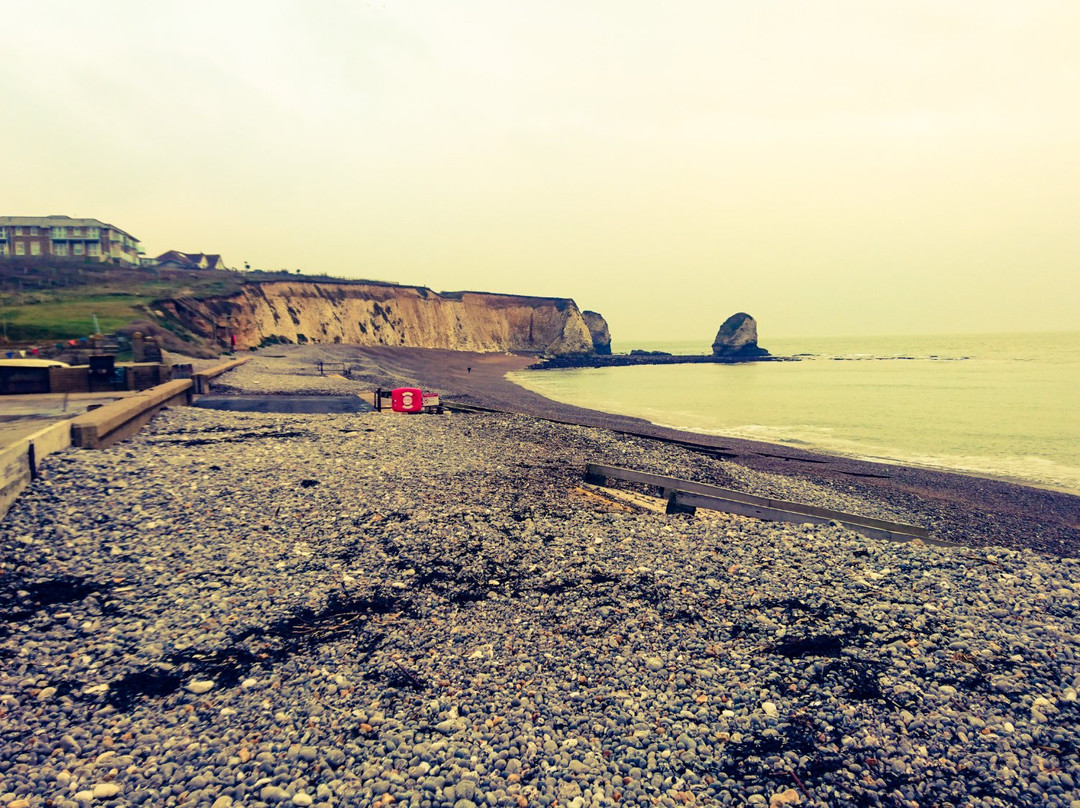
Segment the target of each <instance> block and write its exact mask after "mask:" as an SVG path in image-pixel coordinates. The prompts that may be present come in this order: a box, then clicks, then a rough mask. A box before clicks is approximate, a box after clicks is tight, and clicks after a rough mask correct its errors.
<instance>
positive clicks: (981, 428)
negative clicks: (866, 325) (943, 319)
mask: <svg viewBox="0 0 1080 808" xmlns="http://www.w3.org/2000/svg"><path fill="white" fill-rule="evenodd" d="M761 344H762V347H764V348H767V349H768V350H769V351H770V353H772V354H773V355H774V356H785V357H793V358H796V359H797V360H798V361H791V362H750V363H745V364H737V365H712V364H696V365H643V366H634V367H618V368H575V369H566V370H546V371H522V372H520V373H514V374H511V376H510V378H511V379H512V380H513V381H515V382H517V383H518V384H520V385H522V386H524V387H526V388H528V389H530V390H533V391H535V392H537V393H540V394H541V395H544V396H546V397H548V398H551V399H555V400H556V401H561V402H565V403H569V404H576V405H578V406H582V407H589V408H592V409H597V410H603V411H605V412H612V413H619V414H622V415H631V416H637V417H639V418H644V419H646V420H648V421H651V422H653V423H655V424H658V425H661V426H668V427H675V428H677V429H683V430H688V431H691V432H700V433H705V434H709V435H726V436H731V437H737V438H750V439H753V440H760V441H767V442H770V443H776V444H781V445H786V446H797V447H800V448H803V449H809V450H817V451H821V452H825V453H828V454H833V455H844V456H850V457H857V458H861V459H865V460H873V461H879V462H885V463H901V464H904V465H909V466H923V467H931V468H939V469H949V470H954V471H960V472H965V473H968V474H974V475H979V476H986V477H994V478H1002V479H1007V480H1012V481H1014V482H1020V483H1024V484H1027V485H1034V486H1038V487H1043V488H1049V489H1054V490H1059V491H1066V492H1068V493H1072V494H1080V331H1078V332H1054V333H1032V334H974V335H947V336H898V337H881V336H874V337H842V338H841V337H829V338H821V339H812V338H789V339H762V341H761ZM621 347H622V346H618V345H616V346H614V348H615V350H616V352H618V351H619V350H620V348H621ZM630 347H634V348H641V349H644V350H662V351H668V352H670V353H674V354H693V353H697V354H703V353H708V352H709V350H710V349H709V346H708V345H707V344H706V345H702V344H701V343H700V342H664V341H655V342H648V343H646V342H643V343H642V344H640V345H633V346H626V348H625V350H629V348H630Z"/></svg>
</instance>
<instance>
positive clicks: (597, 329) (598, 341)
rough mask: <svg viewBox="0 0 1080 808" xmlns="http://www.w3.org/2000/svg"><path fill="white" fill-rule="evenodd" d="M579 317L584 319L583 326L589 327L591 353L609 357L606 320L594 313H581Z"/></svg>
mask: <svg viewBox="0 0 1080 808" xmlns="http://www.w3.org/2000/svg"><path fill="white" fill-rule="evenodd" d="M581 316H582V317H583V318H584V319H585V325H587V326H588V327H589V334H590V335H591V336H592V344H593V353H597V354H601V355H602V356H609V355H610V354H611V331H610V330H609V329H608V324H607V320H605V319H604V316H603V315H602V314H598V313H597V312H595V311H583V312H581Z"/></svg>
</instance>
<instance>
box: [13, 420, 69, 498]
mask: <svg viewBox="0 0 1080 808" xmlns="http://www.w3.org/2000/svg"><path fill="white" fill-rule="evenodd" d="M70 445H71V427H70V424H69V422H68V421H61V422H60V423H58V424H51V425H50V426H47V427H45V428H43V429H40V430H38V431H37V432H35V433H33V434H32V435H27V436H26V437H25V438H22V439H21V440H18V441H16V442H15V443H13V444H12V445H11V446H8V447H7V448H6V449H4V450H3V451H0V517H3V515H4V514H6V513H7V512H8V508H10V507H11V503H13V502H14V501H15V498H16V497H18V496H19V494H20V493H22V491H23V489H25V488H26V487H27V486H28V485H30V483H31V482H32V481H33V480H35V479H36V478H37V464H38V462H39V461H40V460H41V459H42V458H43V457H45V456H46V455H50V454H52V453H53V452H59V451H60V450H62V449H66V448H68V446H70Z"/></svg>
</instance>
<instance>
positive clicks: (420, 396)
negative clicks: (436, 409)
mask: <svg viewBox="0 0 1080 808" xmlns="http://www.w3.org/2000/svg"><path fill="white" fill-rule="evenodd" d="M390 408H391V409H392V410H393V411H394V412H420V411H421V410H422V409H424V391H423V390H421V389H420V388H418V387H399V388H397V389H396V390H392V391H391V392H390Z"/></svg>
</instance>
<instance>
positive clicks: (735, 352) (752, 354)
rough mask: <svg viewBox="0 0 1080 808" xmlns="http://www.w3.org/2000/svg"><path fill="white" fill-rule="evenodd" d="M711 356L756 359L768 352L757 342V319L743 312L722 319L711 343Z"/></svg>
mask: <svg viewBox="0 0 1080 808" xmlns="http://www.w3.org/2000/svg"><path fill="white" fill-rule="evenodd" d="M712 352H713V356H715V357H716V358H718V359H756V358H758V357H761V356H768V355H769V352H768V351H766V350H765V349H764V348H759V347H758V344H757V321H756V320H755V319H754V318H753V317H751V316H750V315H749V314H746V313H745V312H741V311H740V312H739V313H738V314H733V315H731V316H730V317H728V318H727V319H726V320H724V324H723V325H722V326H720V330H719V331H717V332H716V339H714V340H713V344H712Z"/></svg>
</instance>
